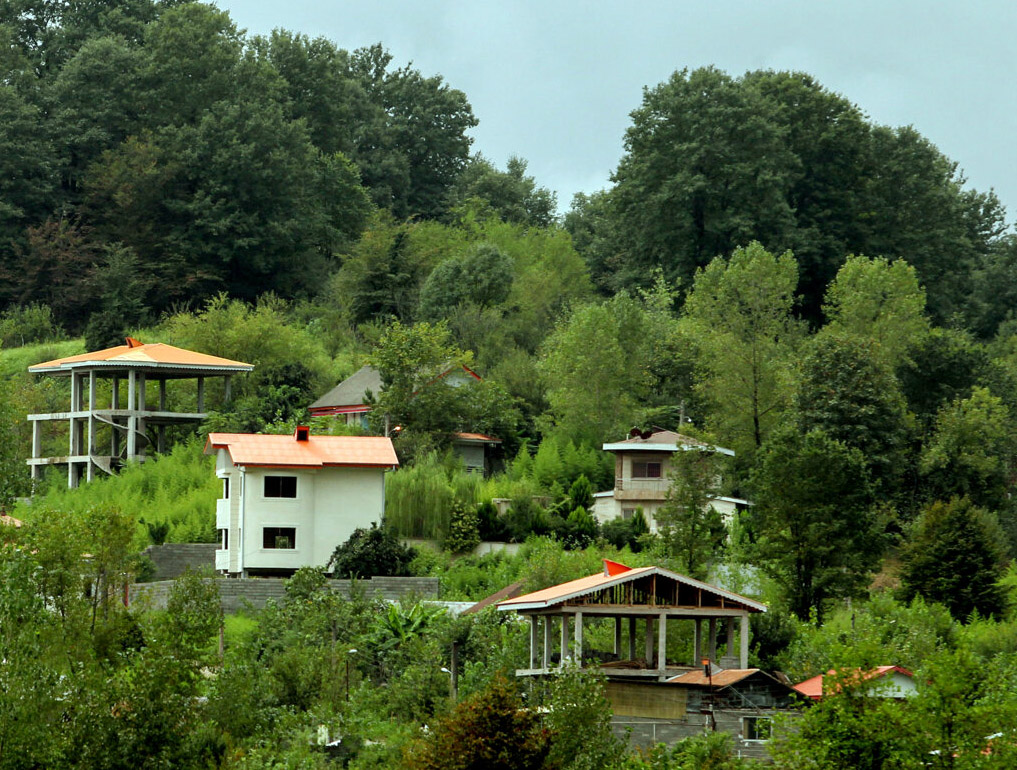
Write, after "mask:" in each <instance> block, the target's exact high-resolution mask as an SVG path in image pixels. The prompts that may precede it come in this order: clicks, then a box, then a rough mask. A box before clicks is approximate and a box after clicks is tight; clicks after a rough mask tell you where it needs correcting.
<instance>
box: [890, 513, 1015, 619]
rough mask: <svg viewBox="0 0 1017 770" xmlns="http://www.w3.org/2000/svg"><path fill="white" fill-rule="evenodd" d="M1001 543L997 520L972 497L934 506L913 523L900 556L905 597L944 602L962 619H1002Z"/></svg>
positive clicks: (1003, 602) (1003, 600) (1003, 604)
mask: <svg viewBox="0 0 1017 770" xmlns="http://www.w3.org/2000/svg"><path fill="white" fill-rule="evenodd" d="M1003 539H1004V538H1003V534H1002V532H1001V531H1000V529H999V524H998V523H997V522H996V519H995V517H994V516H992V515H991V514H990V513H989V512H988V511H986V510H984V509H981V508H978V507H976V506H975V505H974V504H973V503H972V501H971V500H970V499H968V498H957V497H955V498H952V499H951V500H950V501H949V502H942V501H937V502H935V503H932V504H931V505H929V506H928V507H926V508H925V509H924V510H923V511H922V513H921V515H919V517H918V519H917V520H916V521H915V523H914V527H913V530H912V532H911V533H910V537H909V538H908V542H907V545H906V547H905V549H904V551H903V552H902V554H901V561H902V565H901V590H902V592H903V594H904V596H905V597H906V598H910V597H913V596H915V595H921V596H923V597H924V598H925V599H926V600H929V601H935V602H941V603H942V604H944V605H946V607H947V608H949V610H950V612H951V613H952V614H953V616H954V617H955V618H957V619H958V620H966V619H967V618H968V617H969V616H970V615H971V614H972V613H975V612H977V613H979V614H981V615H983V616H987V615H997V616H999V615H1001V614H1002V613H1003V611H1004V609H1006V599H1005V596H1004V594H1003V591H1002V589H1001V588H1000V586H999V585H998V584H997V581H998V580H999V578H1000V577H1001V565H1002V564H1003V561H1004V558H1005V551H1004V547H1003Z"/></svg>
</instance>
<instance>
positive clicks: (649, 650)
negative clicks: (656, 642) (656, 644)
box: [645, 618, 653, 668]
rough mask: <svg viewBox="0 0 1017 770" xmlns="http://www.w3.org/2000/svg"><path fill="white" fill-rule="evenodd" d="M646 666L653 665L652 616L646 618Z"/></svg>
mask: <svg viewBox="0 0 1017 770" xmlns="http://www.w3.org/2000/svg"><path fill="white" fill-rule="evenodd" d="M645 647H646V666H647V668H651V667H652V666H653V618H647V619H646V644H645Z"/></svg>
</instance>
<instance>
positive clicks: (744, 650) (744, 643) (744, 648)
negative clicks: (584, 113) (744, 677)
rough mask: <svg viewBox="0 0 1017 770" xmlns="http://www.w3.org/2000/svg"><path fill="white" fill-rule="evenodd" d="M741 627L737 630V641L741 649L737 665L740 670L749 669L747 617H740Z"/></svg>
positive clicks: (746, 615)
mask: <svg viewBox="0 0 1017 770" xmlns="http://www.w3.org/2000/svg"><path fill="white" fill-rule="evenodd" d="M741 625H742V627H741V629H739V633H738V641H739V643H740V644H739V647H740V648H741V649H740V650H739V651H738V653H739V655H738V663H739V665H740V666H741V668H748V667H749V616H748V614H747V613H746V614H745V615H742V624H741Z"/></svg>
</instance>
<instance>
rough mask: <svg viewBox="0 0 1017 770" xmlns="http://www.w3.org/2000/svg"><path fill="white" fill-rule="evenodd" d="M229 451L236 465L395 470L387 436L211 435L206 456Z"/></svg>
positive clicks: (393, 454) (396, 460)
mask: <svg viewBox="0 0 1017 770" xmlns="http://www.w3.org/2000/svg"><path fill="white" fill-rule="evenodd" d="M214 449H225V450H226V451H227V452H229V455H230V459H231V460H232V461H233V463H234V464H235V465H244V466H264V467H300V468H321V467H325V466H353V467H381V468H385V467H395V466H397V465H399V459H398V458H397V457H396V453H395V449H393V448H392V441H391V439H388V438H385V437H384V436H309V437H308V439H307V440H306V441H297V440H296V439H295V438H294V437H293V436H267V435H259V434H253V433H210V434H208V441H207V442H206V443H205V452H206V453H207V454H210V453H211V451H212V450H214Z"/></svg>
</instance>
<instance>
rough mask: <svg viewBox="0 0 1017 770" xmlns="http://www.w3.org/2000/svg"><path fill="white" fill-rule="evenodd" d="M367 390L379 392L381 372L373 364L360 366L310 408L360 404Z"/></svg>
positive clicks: (374, 392)
mask: <svg viewBox="0 0 1017 770" xmlns="http://www.w3.org/2000/svg"><path fill="white" fill-rule="evenodd" d="M367 391H371V392H372V393H373V394H375V395H377V394H378V393H379V392H381V372H379V371H378V370H377V369H375V368H374V367H373V366H362V367H360V368H359V369H357V371H355V372H354V373H353V374H351V375H350V376H349V377H347V378H346V379H345V380H343V381H342V382H340V383H339V384H338V385H336V386H335V387H334V388H332V390H330V391H329V392H328V393H326V394H325V395H324V396H322V397H321V398H319V399H318V400H317V401H315V402H314V403H313V404H311V406H310V408H311V409H326V408H329V407H334V406H360V405H361V404H363V403H364V398H365V395H366V393H367Z"/></svg>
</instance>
